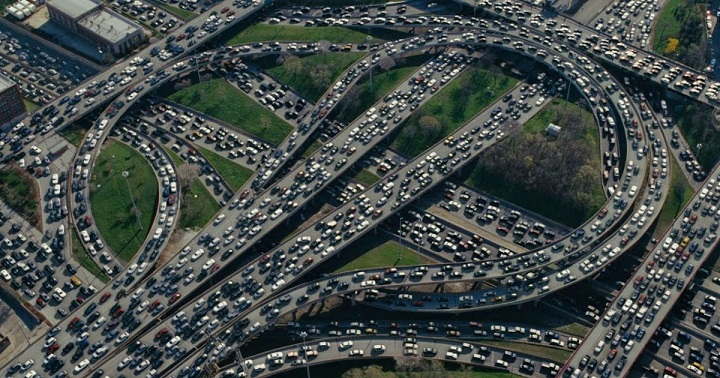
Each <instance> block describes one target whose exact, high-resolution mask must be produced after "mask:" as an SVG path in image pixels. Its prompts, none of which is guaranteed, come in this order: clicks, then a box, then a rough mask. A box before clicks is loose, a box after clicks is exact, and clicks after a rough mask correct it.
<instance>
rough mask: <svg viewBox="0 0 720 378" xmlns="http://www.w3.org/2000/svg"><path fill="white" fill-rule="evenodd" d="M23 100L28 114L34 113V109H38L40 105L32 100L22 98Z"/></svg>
mask: <svg viewBox="0 0 720 378" xmlns="http://www.w3.org/2000/svg"><path fill="white" fill-rule="evenodd" d="M23 102H24V103H25V109H26V110H27V112H28V113H30V114H33V113H35V111H36V110H38V109H40V105H38V104H36V103H35V102H33V101H32V100H28V99H26V98H23Z"/></svg>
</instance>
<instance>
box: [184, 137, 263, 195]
mask: <svg viewBox="0 0 720 378" xmlns="http://www.w3.org/2000/svg"><path fill="white" fill-rule="evenodd" d="M197 149H198V151H199V152H200V153H201V154H202V155H203V156H205V159H207V161H208V163H210V165H212V166H213V168H215V170H216V171H217V173H218V174H219V175H220V177H222V178H223V180H225V181H226V182H227V183H228V185H230V187H231V188H232V189H233V191H237V190H238V189H240V188H241V187H242V186H243V184H245V182H246V181H247V180H248V179H250V177H251V176H252V175H253V171H252V169H250V168H246V167H243V166H242V165H240V164H237V163H235V162H233V161H230V160H229V159H226V158H224V157H222V156H220V155H218V154H216V153H215V152H212V151H210V150H208V149H206V148H202V147H197Z"/></svg>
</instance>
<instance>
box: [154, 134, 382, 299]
mask: <svg viewBox="0 0 720 378" xmlns="http://www.w3.org/2000/svg"><path fill="white" fill-rule="evenodd" d="M367 148H370V147H367ZM359 155H360V154H358V155H356V156H359ZM291 180H294V178H291ZM266 225H267V224H266ZM211 231H212V232H213V234H212V236H215V237H218V236H219V235H218V234H219V233H220V232H221V228H220V227H213V228H212V229H211ZM258 237H259V236H258ZM171 262H172V261H171ZM203 262H204V260H200V259H197V260H196V261H195V262H193V264H192V265H197V266H195V267H198V268H199V265H200V264H202V263H203ZM168 265H170V266H172V265H171V264H170V263H169V264H168ZM192 265H191V266H192ZM198 271H200V269H198ZM190 289H191V288H188V287H179V288H178V292H179V293H180V294H181V295H184V294H186V293H187V291H189V290H190Z"/></svg>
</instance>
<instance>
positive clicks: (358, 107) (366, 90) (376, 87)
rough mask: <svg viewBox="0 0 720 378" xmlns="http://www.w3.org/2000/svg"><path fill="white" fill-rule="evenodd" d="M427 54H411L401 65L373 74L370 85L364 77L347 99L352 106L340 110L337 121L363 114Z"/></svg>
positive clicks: (351, 119) (423, 60)
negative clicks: (357, 89)
mask: <svg viewBox="0 0 720 378" xmlns="http://www.w3.org/2000/svg"><path fill="white" fill-rule="evenodd" d="M428 58H429V56H427V55H413V56H410V57H408V58H405V59H404V62H403V63H402V64H401V65H398V66H395V67H393V68H391V69H390V70H388V71H387V72H382V73H379V74H374V75H373V80H372V86H371V85H370V80H369V79H366V80H365V82H364V83H362V84H361V85H360V90H359V92H358V95H357V96H355V98H352V99H348V101H352V102H353V106H348V107H346V108H344V109H342V110H341V111H340V113H339V114H338V115H337V117H336V118H337V119H338V120H339V121H342V122H345V123H348V124H349V123H350V122H352V121H353V120H355V118H357V117H359V116H360V115H361V114H363V113H364V112H365V111H366V110H367V109H369V108H370V107H371V106H372V105H373V104H375V103H376V102H377V101H378V100H380V99H381V98H383V97H385V95H386V94H388V93H389V92H390V91H391V90H392V89H393V88H395V87H396V86H397V85H398V84H400V83H401V82H402V81H403V80H406V79H407V78H408V76H410V74H411V73H413V71H415V70H416V69H418V67H420V66H421V65H422V64H423V63H425V62H426V61H427V60H428ZM340 105H342V104H339V105H338V106H340Z"/></svg>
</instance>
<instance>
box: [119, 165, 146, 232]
mask: <svg viewBox="0 0 720 378" xmlns="http://www.w3.org/2000/svg"><path fill="white" fill-rule="evenodd" d="M122 176H123V177H125V183H126V184H127V187H128V193H130V199H131V200H132V204H133V209H135V218H136V219H137V222H138V226H140V231H142V230H143V226H142V222H141V221H140V210H138V208H137V204H135V197H133V194H132V189H130V181H129V180H128V176H130V172H128V171H123V172H122Z"/></svg>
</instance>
